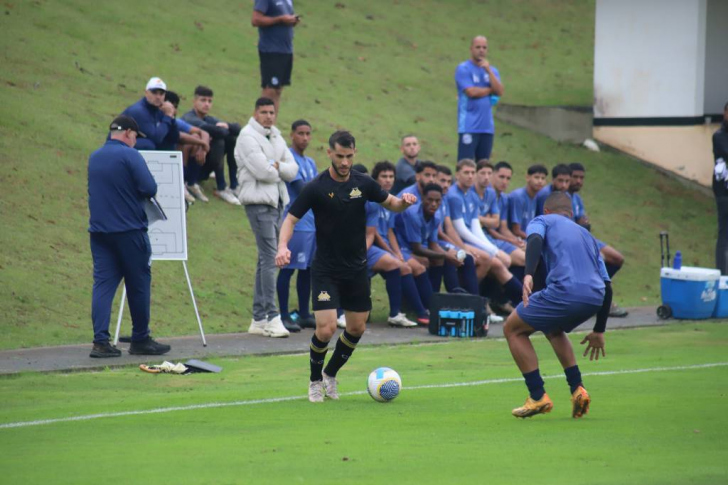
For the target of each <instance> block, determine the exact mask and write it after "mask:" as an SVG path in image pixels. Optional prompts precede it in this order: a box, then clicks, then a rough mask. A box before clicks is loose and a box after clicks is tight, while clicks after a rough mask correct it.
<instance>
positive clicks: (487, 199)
mask: <svg viewBox="0 0 728 485" xmlns="http://www.w3.org/2000/svg"><path fill="white" fill-rule="evenodd" d="M470 190H471V191H472V192H473V193H474V194H475V196H476V197H477V198H478V204H479V210H478V215H481V216H491V215H495V216H499V215H500V207H499V206H498V201H497V199H498V196H497V195H496V193H495V189H493V187H490V186H488V187H486V188H485V191H484V192H483V197H481V196H480V195H478V192H477V191H476V190H475V187H473V188H472V189H470Z"/></svg>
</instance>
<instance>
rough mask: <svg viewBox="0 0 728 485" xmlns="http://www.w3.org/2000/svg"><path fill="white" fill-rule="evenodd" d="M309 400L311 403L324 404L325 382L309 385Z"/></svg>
mask: <svg viewBox="0 0 728 485" xmlns="http://www.w3.org/2000/svg"><path fill="white" fill-rule="evenodd" d="M308 400H309V401H311V402H324V383H323V381H311V382H309V383H308Z"/></svg>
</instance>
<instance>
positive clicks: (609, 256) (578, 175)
mask: <svg viewBox="0 0 728 485" xmlns="http://www.w3.org/2000/svg"><path fill="white" fill-rule="evenodd" d="M569 168H571V181H570V183H569V194H570V195H571V207H572V210H573V211H574V220H575V221H576V223H577V224H579V225H580V226H582V227H584V228H586V230H587V231H589V232H591V223H590V222H589V216H587V214H586V210H585V209H584V200H583V199H582V198H581V195H579V192H580V191H581V188H582V187H583V186H584V176H585V174H586V170H585V169H584V165H582V164H581V163H572V164H570V165H569ZM597 244H599V252H600V253H601V255H602V259H603V260H604V265H605V266H606V267H607V274H608V275H609V277H610V278H614V275H616V274H617V271H619V270H620V269H622V266H623V265H624V256H622V253H620V252H619V251H617V250H616V249H614V248H613V247H612V246H610V245H608V244H607V243H605V242H603V241H600V240H599V239H597ZM627 315H629V312H628V311H627V310H625V309H624V308H622V307H620V306H617V305H616V304H613V305H612V309H611V310H610V311H609V316H610V317H617V318H624V317H626V316H627Z"/></svg>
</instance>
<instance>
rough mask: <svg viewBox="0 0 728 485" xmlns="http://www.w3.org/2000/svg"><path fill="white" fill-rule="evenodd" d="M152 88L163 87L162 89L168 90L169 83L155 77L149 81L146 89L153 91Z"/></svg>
mask: <svg viewBox="0 0 728 485" xmlns="http://www.w3.org/2000/svg"><path fill="white" fill-rule="evenodd" d="M152 89H161V90H162V91H166V90H167V85H166V84H164V81H162V80H161V79H160V78H158V77H153V78H151V79H150V80H149V82H148V83H147V88H146V90H147V91H151V90H152Z"/></svg>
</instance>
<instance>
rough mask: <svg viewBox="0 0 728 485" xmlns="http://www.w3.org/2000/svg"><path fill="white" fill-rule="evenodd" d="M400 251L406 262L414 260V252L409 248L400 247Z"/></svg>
mask: <svg viewBox="0 0 728 485" xmlns="http://www.w3.org/2000/svg"><path fill="white" fill-rule="evenodd" d="M399 251H400V252H401V253H402V257H403V258H404V260H405V261H409V260H410V259H412V257H413V255H412V250H411V249H410V248H409V247H407V246H400V247H399Z"/></svg>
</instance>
